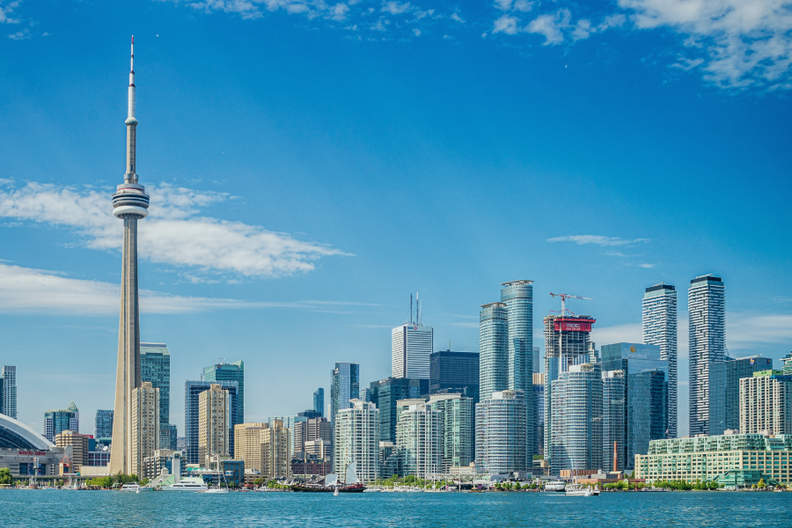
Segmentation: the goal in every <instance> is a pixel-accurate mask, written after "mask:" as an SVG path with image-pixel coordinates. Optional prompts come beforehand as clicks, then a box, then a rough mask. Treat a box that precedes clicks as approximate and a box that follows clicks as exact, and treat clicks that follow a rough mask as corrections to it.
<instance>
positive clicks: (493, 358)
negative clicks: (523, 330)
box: [479, 302, 509, 401]
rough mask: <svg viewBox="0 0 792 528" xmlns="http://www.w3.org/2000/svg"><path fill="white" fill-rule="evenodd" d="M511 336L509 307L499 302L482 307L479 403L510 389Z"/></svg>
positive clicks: (480, 320) (480, 321)
mask: <svg viewBox="0 0 792 528" xmlns="http://www.w3.org/2000/svg"><path fill="white" fill-rule="evenodd" d="M508 332H509V324H508V319H507V316H506V305H505V304H503V303H499V302H496V303H489V304H484V305H482V306H481V315H480V319H479V398H480V399H479V401H484V400H488V399H490V398H491V397H492V393H493V392H496V391H502V390H506V389H507V388H508V383H509V367H508V365H507V363H506V361H507V358H508V340H509V334H508Z"/></svg>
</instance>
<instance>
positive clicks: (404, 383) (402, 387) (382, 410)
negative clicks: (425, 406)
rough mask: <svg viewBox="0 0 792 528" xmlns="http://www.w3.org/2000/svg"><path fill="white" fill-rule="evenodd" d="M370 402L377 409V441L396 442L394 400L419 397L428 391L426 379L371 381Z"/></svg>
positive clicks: (396, 413)
mask: <svg viewBox="0 0 792 528" xmlns="http://www.w3.org/2000/svg"><path fill="white" fill-rule="evenodd" d="M369 392H370V398H371V402H372V403H373V404H374V405H376V406H377V409H379V441H381V442H394V443H395V442H396V423H397V422H398V412H397V408H396V402H398V401H399V400H409V399H416V398H421V397H422V396H425V395H427V394H428V393H429V380H428V379H421V380H419V379H409V378H385V379H382V380H379V381H372V382H371V385H370V387H369Z"/></svg>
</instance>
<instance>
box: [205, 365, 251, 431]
mask: <svg viewBox="0 0 792 528" xmlns="http://www.w3.org/2000/svg"><path fill="white" fill-rule="evenodd" d="M201 380H202V381H209V382H212V383H218V382H221V381H235V382H236V384H237V392H236V395H234V410H233V413H234V414H233V420H232V421H233V423H234V424H238V423H244V422H245V362H244V361H237V362H235V363H217V364H216V365H211V366H209V367H204V369H203V373H202V374H201Z"/></svg>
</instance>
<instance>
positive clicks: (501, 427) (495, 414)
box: [476, 390, 529, 473]
mask: <svg viewBox="0 0 792 528" xmlns="http://www.w3.org/2000/svg"><path fill="white" fill-rule="evenodd" d="M527 417H528V413H527V411H526V409H525V395H524V394H523V392H522V391H512V390H506V391H496V392H493V393H492V394H491V397H490V398H488V399H482V400H481V402H479V403H478V404H477V405H476V463H477V464H478V465H479V466H480V467H481V468H482V470H483V472H484V473H510V472H512V471H526V470H527V469H528V468H529V465H528V460H529V455H528V453H527V450H526V446H527V445H528V441H527V439H526V436H527V434H528V428H527V426H526V424H525V422H526V420H527Z"/></svg>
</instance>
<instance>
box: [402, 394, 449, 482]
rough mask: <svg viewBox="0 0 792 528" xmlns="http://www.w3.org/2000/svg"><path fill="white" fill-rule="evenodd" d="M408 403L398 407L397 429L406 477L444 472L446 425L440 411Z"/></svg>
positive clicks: (425, 476)
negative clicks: (444, 431) (443, 430)
mask: <svg viewBox="0 0 792 528" xmlns="http://www.w3.org/2000/svg"><path fill="white" fill-rule="evenodd" d="M413 401H414V400H404V402H405V403H406V405H402V404H401V402H400V404H399V406H398V409H399V421H398V425H397V426H396V449H397V450H398V452H399V456H400V457H401V467H402V471H403V472H404V474H405V475H415V476H416V477H418V478H431V476H432V475H433V474H436V473H442V471H443V459H442V427H443V426H442V423H443V420H442V419H443V417H442V413H441V411H439V410H436V409H433V408H432V405H431V404H427V403H426V402H423V403H412V402H413Z"/></svg>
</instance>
